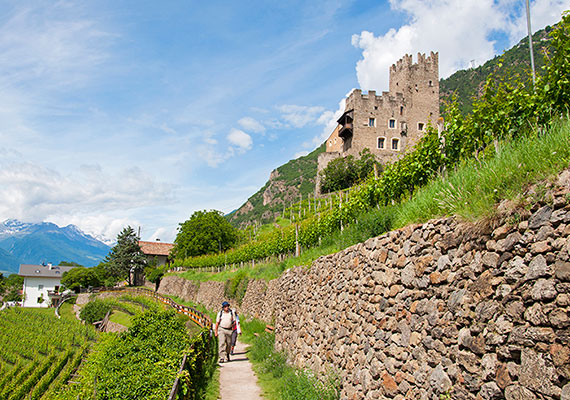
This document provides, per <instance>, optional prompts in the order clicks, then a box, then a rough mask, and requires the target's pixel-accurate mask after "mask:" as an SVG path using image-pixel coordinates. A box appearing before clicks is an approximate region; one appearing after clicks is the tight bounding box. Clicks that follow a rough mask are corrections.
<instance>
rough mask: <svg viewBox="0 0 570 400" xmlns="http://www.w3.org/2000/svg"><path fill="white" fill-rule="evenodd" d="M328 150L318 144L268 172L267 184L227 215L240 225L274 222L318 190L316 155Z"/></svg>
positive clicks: (231, 220)
mask: <svg viewBox="0 0 570 400" xmlns="http://www.w3.org/2000/svg"><path fill="white" fill-rule="evenodd" d="M324 149H325V145H324V144H323V145H321V146H319V147H318V148H317V149H315V150H314V151H312V152H311V153H309V154H308V155H306V156H303V157H299V158H297V159H295V160H291V161H289V162H287V163H286V164H284V165H282V166H280V167H279V168H277V169H275V170H273V171H272V172H271V174H270V175H269V180H268V181H267V183H266V184H265V185H264V186H263V187H262V188H261V189H260V190H259V191H258V192H257V193H255V194H254V195H253V196H251V197H250V198H249V199H248V200H247V201H246V202H245V203H244V204H243V205H242V206H241V207H240V208H239V209H237V210H236V211H235V212H233V213H232V214H230V215H229V216H228V219H229V221H230V222H231V223H232V224H233V225H234V226H237V227H240V228H244V227H246V226H248V225H251V224H254V223H268V222H272V221H273V220H274V219H275V218H276V217H278V216H279V215H281V213H282V212H283V209H284V208H286V207H289V206H290V205H291V203H295V202H298V201H299V199H300V198H301V197H302V198H303V199H306V198H307V196H308V195H309V194H311V195H313V193H314V191H315V177H316V174H317V158H318V156H319V154H321V153H322V152H323V151H324Z"/></svg>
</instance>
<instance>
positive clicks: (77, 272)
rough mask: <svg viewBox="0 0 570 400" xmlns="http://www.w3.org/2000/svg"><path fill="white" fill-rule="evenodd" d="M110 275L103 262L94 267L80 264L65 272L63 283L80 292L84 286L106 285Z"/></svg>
mask: <svg viewBox="0 0 570 400" xmlns="http://www.w3.org/2000/svg"><path fill="white" fill-rule="evenodd" d="M60 265H61V264H60ZM108 277H109V276H108V274H107V271H106V270H105V267H104V265H103V264H99V265H98V266H96V267H93V268H85V267H83V266H79V267H76V268H72V269H70V270H69V271H67V272H64V273H63V276H62V278H61V284H62V285H63V286H65V287H66V288H68V289H70V290H74V291H76V292H78V291H79V289H80V288H82V287H84V288H86V287H89V286H92V287H100V286H106V283H107V282H106V280H107V278H108Z"/></svg>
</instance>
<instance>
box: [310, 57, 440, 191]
mask: <svg viewBox="0 0 570 400" xmlns="http://www.w3.org/2000/svg"><path fill="white" fill-rule="evenodd" d="M438 119H439V66H438V53H434V52H431V55H430V56H428V57H426V56H425V55H424V54H420V53H418V59H417V63H413V61H412V56H411V55H405V56H404V57H403V58H402V59H400V60H399V61H398V62H396V63H395V64H393V65H392V66H391V67H390V89H389V91H388V92H382V95H377V94H376V91H374V90H369V91H368V93H363V92H362V90H360V89H355V90H353V91H352V92H351V93H350V95H349V96H348V98H347V100H346V107H345V111H344V113H343V114H342V116H341V117H340V118H339V119H338V121H337V122H338V126H337V127H336V128H335V130H334V131H333V132H332V133H331V135H330V136H329V138H328V139H327V142H326V152H325V153H323V154H321V155H320V157H319V163H318V171H319V172H320V171H321V170H322V169H324V168H325V167H326V165H327V164H328V162H329V161H331V160H333V159H335V158H339V157H345V156H347V155H353V156H355V157H358V155H359V153H360V152H361V151H362V150H363V149H365V148H367V149H370V151H371V152H372V153H373V154H374V155H376V157H377V158H378V159H379V160H380V162H381V163H382V164H386V163H388V162H391V161H394V160H396V159H398V158H399V157H400V156H401V155H402V154H403V153H405V152H406V151H409V150H410V149H412V148H413V146H414V145H415V144H416V143H417V142H418V140H419V139H420V137H422V135H423V134H424V132H425V130H426V128H427V125H428V123H431V124H432V125H434V126H435V125H436V123H437V121H438ZM319 188H320V180H319V177H318V176H317V185H316V191H317V193H319Z"/></svg>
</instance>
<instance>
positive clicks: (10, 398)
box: [0, 308, 95, 400]
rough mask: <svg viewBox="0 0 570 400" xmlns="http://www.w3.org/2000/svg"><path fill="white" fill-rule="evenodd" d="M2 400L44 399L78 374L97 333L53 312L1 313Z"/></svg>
mask: <svg viewBox="0 0 570 400" xmlns="http://www.w3.org/2000/svg"><path fill="white" fill-rule="evenodd" d="M0 332H2V334H1V335H0V399H6V400H20V399H24V398H25V399H33V400H37V399H42V398H46V397H48V396H49V393H53V392H54V391H56V390H57V389H58V388H60V387H61V386H62V385H63V384H65V383H66V382H67V381H68V380H69V378H70V377H71V375H72V374H73V373H74V371H75V370H76V368H77V367H78V365H79V364H80V363H81V360H82V358H83V356H84V354H85V353H86V352H87V350H88V348H89V346H90V345H91V343H92V342H93V341H94V340H95V331H94V330H93V328H92V327H90V326H85V325H82V324H81V323H80V322H79V321H74V320H71V319H64V318H62V319H57V318H56V316H55V315H54V311H53V309H47V310H46V309H25V308H12V309H8V310H4V311H2V312H0Z"/></svg>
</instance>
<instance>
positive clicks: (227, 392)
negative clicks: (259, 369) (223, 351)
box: [220, 340, 263, 400]
mask: <svg viewBox="0 0 570 400" xmlns="http://www.w3.org/2000/svg"><path fill="white" fill-rule="evenodd" d="M230 359H231V361H230V362H225V363H223V364H220V398H221V400H263V397H262V396H261V389H260V388H259V386H258V385H257V377H256V376H255V374H254V373H253V369H252V367H251V362H250V361H249V359H248V358H247V353H246V346H245V345H244V344H243V343H241V342H240V341H239V340H238V342H237V343H236V347H235V349H234V355H233V356H230Z"/></svg>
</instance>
